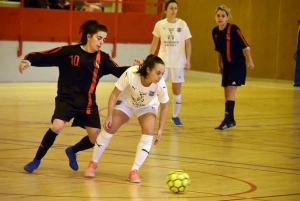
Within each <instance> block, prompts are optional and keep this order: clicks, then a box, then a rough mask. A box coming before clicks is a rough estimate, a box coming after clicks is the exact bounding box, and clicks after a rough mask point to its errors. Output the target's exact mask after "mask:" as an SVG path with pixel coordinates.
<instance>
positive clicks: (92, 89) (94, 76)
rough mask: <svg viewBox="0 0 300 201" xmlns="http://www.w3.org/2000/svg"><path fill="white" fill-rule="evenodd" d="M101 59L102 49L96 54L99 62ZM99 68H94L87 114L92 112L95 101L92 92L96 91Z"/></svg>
mask: <svg viewBox="0 0 300 201" xmlns="http://www.w3.org/2000/svg"><path fill="white" fill-rule="evenodd" d="M100 59H101V54H100V51H98V53H97V56H96V62H97V63H98V64H100ZM99 68H100V67H99ZM99 68H94V72H93V78H92V83H91V86H90V89H89V93H88V105H87V108H86V114H91V105H92V103H93V100H92V93H93V92H94V90H95V87H96V82H97V75H98V71H99Z"/></svg>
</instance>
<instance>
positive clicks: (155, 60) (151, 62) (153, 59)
mask: <svg viewBox="0 0 300 201" xmlns="http://www.w3.org/2000/svg"><path fill="white" fill-rule="evenodd" d="M155 64H163V65H165V63H164V61H163V60H162V59H161V58H160V57H158V56H156V55H154V54H150V55H149V56H147V58H146V60H144V62H143V63H142V64H141V65H140V66H139V69H138V71H137V72H136V73H137V74H139V75H141V76H143V77H145V78H146V77H147V75H148V72H147V68H149V69H150V70H152V69H153V68H154V66H155Z"/></svg>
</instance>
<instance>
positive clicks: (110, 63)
mask: <svg viewBox="0 0 300 201" xmlns="http://www.w3.org/2000/svg"><path fill="white" fill-rule="evenodd" d="M101 62H103V65H104V66H105V69H107V70H106V72H105V74H112V75H114V76H115V77H117V78H119V77H120V76H121V75H122V74H123V73H124V72H125V71H126V70H127V69H128V68H129V67H130V66H119V65H118V64H117V63H116V62H115V61H114V60H113V59H112V58H111V57H110V56H109V55H106V56H105V57H104V58H103V60H102V61H101Z"/></svg>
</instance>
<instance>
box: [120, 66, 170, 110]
mask: <svg viewBox="0 0 300 201" xmlns="http://www.w3.org/2000/svg"><path fill="white" fill-rule="evenodd" d="M138 68H139V67H138V66H132V67H130V68H128V69H127V70H126V71H125V72H124V73H123V74H122V76H121V77H120V78H119V79H118V81H117V82H116V84H115V86H116V87H117V88H118V89H119V90H120V91H122V92H121V94H120V95H119V97H118V100H120V101H124V102H126V104H127V105H128V106H130V107H135V108H144V107H150V106H151V105H155V104H156V105H157V104H159V103H167V102H168V101H169V95H168V90H167V87H166V83H165V80H164V79H163V78H162V79H161V80H160V81H159V82H158V83H156V84H155V83H152V84H151V85H150V86H149V87H144V86H143V85H142V83H141V76H140V75H139V74H137V73H136V72H137V70H138Z"/></svg>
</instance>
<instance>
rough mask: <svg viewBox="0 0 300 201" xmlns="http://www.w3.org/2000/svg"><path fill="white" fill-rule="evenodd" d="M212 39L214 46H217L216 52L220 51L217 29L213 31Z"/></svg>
mask: <svg viewBox="0 0 300 201" xmlns="http://www.w3.org/2000/svg"><path fill="white" fill-rule="evenodd" d="M212 38H213V41H214V44H215V50H216V51H220V48H219V47H218V45H217V39H218V33H217V30H216V28H214V29H213V30H212Z"/></svg>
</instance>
